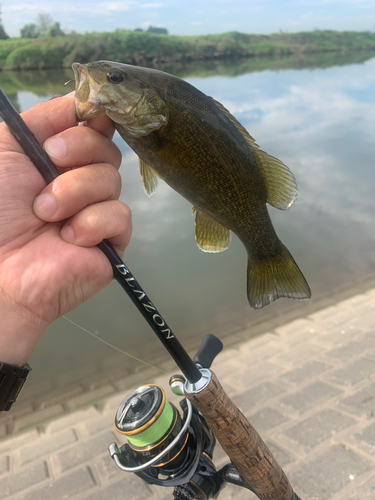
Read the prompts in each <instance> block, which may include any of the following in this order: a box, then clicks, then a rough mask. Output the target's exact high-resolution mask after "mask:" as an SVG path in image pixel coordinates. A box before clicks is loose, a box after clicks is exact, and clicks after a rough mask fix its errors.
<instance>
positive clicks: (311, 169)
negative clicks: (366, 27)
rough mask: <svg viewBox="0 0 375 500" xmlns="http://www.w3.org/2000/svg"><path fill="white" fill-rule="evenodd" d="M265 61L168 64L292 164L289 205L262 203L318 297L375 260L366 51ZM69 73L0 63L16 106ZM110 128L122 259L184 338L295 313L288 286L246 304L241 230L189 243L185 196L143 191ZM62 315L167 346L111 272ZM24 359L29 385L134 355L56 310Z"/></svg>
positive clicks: (143, 346) (51, 89) (153, 351)
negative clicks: (271, 300) (213, 245)
mask: <svg viewBox="0 0 375 500" xmlns="http://www.w3.org/2000/svg"><path fill="white" fill-rule="evenodd" d="M334 64H335V65H334ZM345 64H346V65H345ZM329 66H332V67H329ZM265 67H266V63H265V60H258V61H254V60H250V61H240V62H235V63H232V64H231V65H229V66H225V65H223V64H222V63H220V64H218V65H216V66H215V67H207V65H206V66H205V68H203V67H195V69H193V68H190V70H189V68H186V67H184V68H182V67H180V68H175V69H174V70H173V69H172V68H168V71H170V72H174V73H176V74H179V75H180V76H183V77H185V78H186V79H187V80H188V81H190V82H191V83H192V84H193V85H195V86H196V87H198V88H199V89H200V90H202V91H203V92H205V93H207V94H208V95H211V96H213V97H214V98H215V99H217V100H219V101H220V102H222V103H223V104H224V105H225V106H226V107H227V108H228V109H229V110H230V111H231V112H232V113H233V114H234V115H235V116H236V118H237V119H238V120H239V121H240V122H241V123H242V124H243V125H244V126H245V127H246V128H247V129H248V130H249V132H250V133H251V135H253V136H254V137H255V138H256V140H257V142H258V144H259V145H260V147H261V148H262V149H264V150H265V151H267V152H268V153H269V154H272V155H275V156H277V157H278V158H280V159H282V160H283V161H284V162H285V163H286V164H287V165H288V166H289V167H290V168H291V169H292V171H293V172H294V174H295V176H296V178H297V180H298V184H299V198H298V200H297V203H296V205H295V206H294V207H292V208H291V210H289V211H287V212H280V211H277V210H274V209H271V216H272V219H273V221H274V225H275V227H276V230H277V233H278V234H279V236H280V238H281V240H282V241H283V242H284V243H285V244H286V246H287V247H288V248H289V250H290V251H291V253H292V254H293V256H294V258H295V259H296V261H297V262H298V264H299V266H300V267H301V269H302V270H303V272H304V274H305V276H306V278H307V280H308V281H309V284H310V286H311V288H312V291H313V296H314V298H313V299H312V301H316V300H318V299H319V298H320V297H321V296H323V295H328V296H329V295H330V294H333V293H334V291H335V290H336V289H337V288H338V287H340V286H346V285H350V284H351V283H353V282H358V281H360V280H363V279H364V278H366V277H367V276H368V275H369V274H372V273H374V270H375V233H374V230H373V228H374V222H373V220H374V219H373V218H374V212H375V198H374V196H373V186H374V180H375V179H374V176H375V173H374V169H373V159H374V157H375V125H374V121H373V116H374V115H375V92H374V90H375V72H374V67H375V58H372V59H371V58H370V56H369V55H368V54H365V53H356V54H353V55H351V56H349V59H346V62H345V58H344V56H343V55H340V56H338V57H337V58H336V59H335V61H334V60H333V59H332V55H331V54H330V55H326V54H325V55H321V56H319V58H318V60H316V61H315V67H314V65H313V59H303V60H298V59H297V60H296V59H294V60H291V59H282V60H276V59H275V60H271V61H269V62H268V69H265ZM285 68H289V69H285ZM189 71H190V73H189ZM225 74H227V75H228V76H231V77H232V78H228V76H224V75H225ZM233 76H236V78H233ZM70 77H71V75H70V73H69V72H68V73H66V72H64V73H63V72H58V71H53V72H43V73H31V72H30V73H24V74H23V73H21V74H17V75H9V74H5V73H4V74H1V75H0V83H1V85H2V86H3V87H4V90H5V91H7V90H8V93H9V91H10V89H15V90H14V91H13V94H11V95H12V99H13V102H15V103H16V104H17V106H18V107H19V109H21V110H24V109H26V108H28V107H29V106H30V105H32V104H34V103H35V102H37V101H40V100H43V99H46V98H48V97H49V96H52V95H54V94H59V93H63V92H67V91H70V89H69V88H68V89H67V88H66V87H63V86H62V85H61V84H62V83H63V82H65V81H66V80H68V79H69V78H70ZM203 77H204V78H203ZM7 86H8V87H7ZM115 140H116V143H117V144H118V146H119V147H120V148H121V150H122V152H123V164H122V167H121V174H122V177H123V192H122V199H123V201H125V202H126V203H128V204H129V206H130V207H131V208H132V212H133V224H134V232H133V238H132V241H131V244H130V246H129V248H128V250H127V252H126V255H125V262H126V263H127V265H128V266H129V267H130V269H131V270H132V272H133V273H134V274H135V276H136V277H137V279H138V280H139V281H140V283H141V284H142V286H143V287H144V288H145V289H146V290H147V292H148V293H149V295H150V296H151V298H152V300H153V301H154V302H155V304H156V305H157V307H158V308H160V311H161V312H162V314H163V315H164V316H165V318H166V319H167V321H168V323H169V324H170V326H171V327H172V329H173V330H174V331H175V332H176V333H177V334H178V336H179V338H180V340H181V341H182V342H183V343H184V345H185V346H187V348H189V349H190V348H194V347H195V346H196V345H197V343H198V342H199V339H200V338H201V337H202V335H203V334H204V333H206V332H209V331H210V332H213V333H217V334H219V335H220V336H225V335H230V334H231V333H232V332H233V331H236V330H240V329H241V328H244V327H245V326H252V325H254V324H256V323H259V322H261V321H263V320H265V319H267V318H269V317H271V316H276V317H280V319H279V321H280V322H282V316H283V315H284V314H285V313H286V312H288V311H293V312H295V313H296V314H298V312H301V313H303V311H304V310H305V309H304V307H305V305H304V303H296V302H292V301H286V300H281V301H278V302H277V303H275V304H273V305H271V306H269V307H267V308H266V309H264V310H262V311H260V312H254V311H252V310H251V309H250V308H249V306H248V304H247V300H246V292H245V286H246V261H247V259H246V254H245V250H244V248H243V247H242V245H241V244H240V243H239V242H238V240H237V239H236V238H233V241H232V244H231V246H230V248H229V250H228V251H226V252H224V253H222V254H218V255H210V254H205V253H203V252H201V251H200V250H198V248H197V246H196V244H195V241H194V223H193V217H192V216H191V206H190V205H189V203H187V202H186V201H185V200H184V199H182V198H181V197H180V196H179V195H177V194H176V193H175V192H174V191H172V190H171V189H169V188H168V186H166V185H165V184H163V183H161V185H160V186H159V189H158V190H157V192H156V193H155V194H154V195H153V196H152V197H151V198H150V199H148V198H147V197H146V195H145V194H144V192H143V189H142V186H141V181H140V176H139V170H138V161H137V158H136V157H135V155H134V154H133V153H132V152H131V151H130V149H129V148H128V147H127V146H126V145H125V143H124V142H123V141H122V140H121V139H120V138H119V137H116V138H115ZM69 317H70V318H72V319H73V320H74V321H76V322H77V323H79V324H81V325H83V326H84V327H85V328H87V329H89V330H91V331H93V332H97V335H98V336H99V337H103V338H105V340H107V341H109V342H112V343H114V344H116V345H118V346H119V347H121V348H122V349H125V350H128V351H130V352H131V353H132V354H134V355H136V356H140V357H143V358H144V359H146V360H149V361H150V360H152V362H155V363H158V362H161V361H162V360H163V359H166V358H167V356H166V354H165V352H164V350H163V348H162V347H161V346H160V345H159V343H158V341H157V340H156V339H155V338H154V335H153V334H152V332H151V331H150V330H149V328H148V327H147V325H146V324H145V323H144V321H143V320H142V318H141V317H140V316H139V313H138V312H137V311H136V310H135V309H134V307H133V306H132V304H131V303H130V301H129V300H128V298H127V297H126V296H125V295H124V293H123V292H122V290H121V289H120V288H119V287H118V286H116V284H115V283H113V284H111V286H109V287H108V288H107V289H106V290H104V291H103V292H102V293H101V294H99V296H97V297H95V298H94V299H92V300H91V301H90V302H88V303H86V304H84V305H83V306H81V307H80V308H79V309H77V310H76V311H74V312H72V313H71V314H70V315H69ZM31 364H32V365H33V367H34V373H33V377H32V378H31V379H32V380H31V381H30V385H32V384H34V385H35V384H37V383H39V382H40V379H41V377H42V376H43V377H44V376H45V373H46V370H47V372H48V371H49V372H50V373H53V374H54V377H55V378H53V377H52V376H51V380H50V383H51V386H53V385H55V386H56V384H60V385H63V384H64V383H65V382H64V381H67V380H68V379H69V376H68V375H67V374H70V377H71V378H72V379H74V378H75V379H76V380H79V375H78V371H77V370H78V369H79V368H82V367H83V369H87V370H89V367H93V366H94V367H95V371H101V372H102V373H103V376H107V375H108V373H109V372H111V370H113V371H116V370H117V371H119V370H120V371H122V372H123V373H129V372H132V371H133V370H134V369H137V367H139V363H137V362H134V361H130V360H128V359H126V358H124V357H122V356H120V355H117V354H115V353H114V351H112V350H111V349H110V348H108V347H105V346H103V345H102V344H100V343H99V342H98V341H96V340H95V339H92V338H91V337H89V336H88V335H87V334H85V333H84V332H81V331H79V330H78V329H76V328H75V327H73V326H72V325H70V324H68V323H67V322H66V321H65V320H63V319H60V320H59V321H57V322H56V323H55V324H54V325H52V326H51V327H50V329H49V332H48V334H47V335H45V337H44V339H43V341H42V343H41V344H40V346H39V347H38V349H37V351H36V352H35V354H34V355H33V359H32V360H31ZM63 374H64V375H63ZM64 377H65V378H64ZM56 379H58V380H59V382H56Z"/></svg>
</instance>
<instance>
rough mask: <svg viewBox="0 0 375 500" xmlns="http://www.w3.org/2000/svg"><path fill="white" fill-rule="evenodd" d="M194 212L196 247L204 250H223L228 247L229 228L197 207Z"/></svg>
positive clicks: (214, 251) (229, 238) (213, 251)
mask: <svg viewBox="0 0 375 500" xmlns="http://www.w3.org/2000/svg"><path fill="white" fill-rule="evenodd" d="M194 212H195V239H196V242H197V245H198V247H199V248H200V249H201V250H203V251H204V252H212V253H216V252H223V251H224V250H226V249H227V248H228V247H229V244H230V240H231V234H230V229H227V228H226V227H224V226H222V225H221V224H219V223H218V222H216V221H215V220H213V219H212V218H211V217H209V216H208V215H206V214H204V213H203V212H201V211H200V210H198V209H197V208H193V213H194Z"/></svg>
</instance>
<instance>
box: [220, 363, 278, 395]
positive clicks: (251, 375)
mask: <svg viewBox="0 0 375 500" xmlns="http://www.w3.org/2000/svg"><path fill="white" fill-rule="evenodd" d="M282 371H283V368H282V367H281V366H278V365H276V364H274V363H270V362H269V361H262V362H260V363H257V364H254V365H252V364H250V366H249V368H247V369H245V370H243V371H241V374H240V376H239V374H238V373H234V374H233V375H231V376H228V377H226V378H225V379H223V380H221V382H222V384H223V383H227V384H230V385H231V386H232V387H233V388H235V389H236V390H237V391H243V390H246V389H248V387H249V386H252V385H254V384H257V383H259V382H260V381H262V380H264V379H267V378H270V377H273V376H275V375H278V374H279V373H280V372H282Z"/></svg>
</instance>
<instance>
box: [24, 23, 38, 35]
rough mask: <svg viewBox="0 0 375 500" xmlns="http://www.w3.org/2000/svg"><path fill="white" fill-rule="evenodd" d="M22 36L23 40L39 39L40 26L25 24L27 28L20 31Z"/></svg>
mask: <svg viewBox="0 0 375 500" xmlns="http://www.w3.org/2000/svg"><path fill="white" fill-rule="evenodd" d="M20 35H21V37H22V38H38V36H39V30H38V26H37V25H36V24H34V23H30V24H25V26H24V27H23V28H21V29H20Z"/></svg>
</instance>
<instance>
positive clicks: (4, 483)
mask: <svg viewBox="0 0 375 500" xmlns="http://www.w3.org/2000/svg"><path fill="white" fill-rule="evenodd" d="M47 478H48V468H47V463H46V462H40V463H39V464H36V465H33V466H32V467H29V468H27V469H24V470H22V471H21V472H17V473H16V474H12V475H11V476H7V477H5V478H4V479H0V491H1V494H2V495H3V498H4V497H6V496H10V495H14V494H16V493H19V492H21V491H22V490H25V489H26V488H30V487H31V486H36V485H38V484H39V483H41V482H42V481H44V480H45V479H47ZM34 498H38V497H34ZM38 500H39V499H38Z"/></svg>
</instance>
